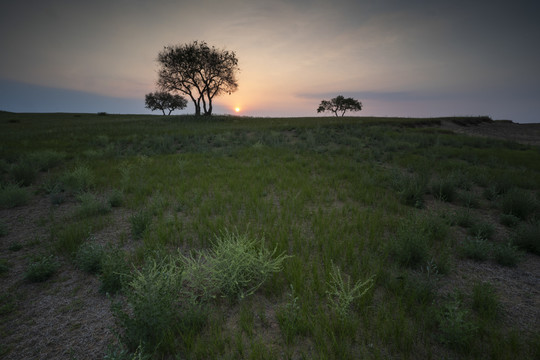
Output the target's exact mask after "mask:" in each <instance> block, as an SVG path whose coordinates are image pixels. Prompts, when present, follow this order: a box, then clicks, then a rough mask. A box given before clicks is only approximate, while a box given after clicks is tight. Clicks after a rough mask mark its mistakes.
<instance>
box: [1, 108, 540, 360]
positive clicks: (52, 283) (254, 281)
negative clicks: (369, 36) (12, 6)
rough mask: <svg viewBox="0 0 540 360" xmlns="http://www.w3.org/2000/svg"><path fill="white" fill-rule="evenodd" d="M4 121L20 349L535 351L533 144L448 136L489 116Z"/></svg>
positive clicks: (316, 353) (362, 353) (10, 344)
mask: <svg viewBox="0 0 540 360" xmlns="http://www.w3.org/2000/svg"><path fill="white" fill-rule="evenodd" d="M4 116H7V118H6V121H0V143H1V144H2V146H0V184H1V187H2V194H1V196H0V199H4V198H3V196H4V195H3V191H4V190H5V189H6V188H9V187H12V188H13V189H16V191H22V192H24V193H25V197H26V200H25V201H22V202H9V201H8V202H1V203H0V208H1V209H0V217H1V220H0V232H1V224H5V226H6V228H7V230H8V232H7V233H5V234H4V235H3V236H2V238H1V240H2V241H1V243H2V244H3V251H4V252H3V253H2V254H0V255H1V259H2V260H0V271H2V272H3V275H2V282H1V283H0V293H1V294H9V296H4V295H0V333H1V334H2V339H3V340H4V339H5V344H6V346H5V347H2V348H0V353H2V355H3V354H4V353H5V354H7V357H8V358H9V357H10V356H11V357H12V356H15V355H14V354H22V353H23V352H22V351H25V349H32V350H33V351H35V352H40V355H39V356H42V357H54V355H52V353H51V352H50V351H49V349H47V348H46V347H42V346H41V345H40V344H42V343H45V342H44V341H42V340H43V339H44V338H43V335H41V334H40V332H39V329H40V328H39V327H38V325H39V326H41V325H42V324H48V325H47V326H50V327H51V328H52V327H55V328H56V327H57V328H58V329H65V331H61V334H60V333H55V332H50V333H48V335H47V336H48V338H47V341H49V342H54V343H56V344H67V343H70V344H74V345H73V348H72V349H71V350H69V349H67V348H65V347H63V348H62V351H65V352H66V354H67V351H72V352H73V354H72V356H73V357H74V358H75V357H81V358H82V357H84V354H82V353H81V350H80V349H84V351H88V353H90V352H91V353H92V354H93V355H94V354H95V357H105V358H110V359H133V358H141V359H152V358H154V359H158V358H173V357H178V358H193V359H220V358H224V359H227V358H228V359H236V358H252V359H275V358H308V359H310V358H315V359H317V358H320V359H356V358H367V359H376V358H405V359H407V358H408V359H415V358H433V357H441V356H442V357H446V358H463V359H475V358H479V357H489V358H493V359H504V358H524V359H527V358H536V357H537V356H536V355H537V354H538V331H537V330H536V329H535V328H534V326H533V325H532V323H533V322H532V321H531V319H534V318H535V316H538V309H536V308H535V307H534V304H535V301H536V300H537V298H536V294H535V293H534V292H531V291H529V289H530V288H531V287H532V286H533V285H531V283H530V277H529V276H524V274H527V273H528V272H529V271H530V269H531V268H534V266H536V265H537V261H538V260H539V258H538V256H537V255H536V254H537V253H538V252H537V250H535V249H537V248H538V247H537V246H535V244H537V243H538V241H536V239H537V238H538V237H537V236H536V235H537V234H538V233H540V231H539V230H538V218H539V213H538V203H539V202H540V187H539V185H538V184H540V165H539V164H540V153H539V152H538V151H537V149H536V148H535V147H529V146H525V145H515V144H512V143H508V142H503V141H499V140H493V139H487V138H479V137H473V136H462V135H457V134H454V133H452V132H450V131H447V130H444V129H443V128H442V127H441V124H444V123H446V122H453V123H454V124H456V123H455V122H454V120H456V121H458V122H460V123H463V124H468V125H470V126H474V123H475V122H476V121H477V120H478V121H481V122H482V123H483V124H488V123H486V122H485V121H484V120H485V119H484V120H482V119H476V118H459V119H455V118H447V119H391V118H355V117H343V118H342V117H339V118H332V119H329V118H323V117H314V118H286V119H272V118H267V119H257V118H248V117H225V116H212V117H204V118H201V117H198V118H195V117H192V116H175V117H174V118H173V117H167V116H165V117H164V116H148V115H145V116H134V115H133V116H131V115H129V116H128V115H125V116H124V115H112V114H109V115H107V116H97V115H96V114H31V115H29V114H9V115H6V114H0V120H2V119H3V117H4ZM8 120H16V121H20V122H21V124H22V123H24V125H25V126H24V129H25V131H24V132H21V131H20V130H19V127H16V126H14V123H11V122H9V121H8ZM486 121H487V120H486ZM488 125H489V124H488ZM20 128H22V127H20ZM5 130H9V131H5ZM23 161H27V162H28V163H29V164H32V168H33V169H34V170H33V171H35V172H37V175H36V176H35V177H34V178H33V180H32V181H31V182H30V185H29V186H26V187H21V186H20V184H17V185H14V183H15V180H14V177H13V172H12V169H13V166H14V165H16V164H20V163H22V162H23ZM44 171H46V172H45V173H44ZM446 183H448V184H449V186H448V189H447V186H446V185H447V184H446ZM447 190H448V191H447ZM487 193H490V194H491V195H489V196H485V194H487ZM448 194H451V195H450V196H449V195H448ZM483 194H484V195H483ZM525 198H527V199H528V201H523V200H524V199H525ZM439 199H440V200H439ZM450 199H452V201H451V202H448V200H450ZM441 200H446V201H441ZM2 201H3V200H2ZM8 203H9V205H6V204H8ZM14 203H16V204H17V205H13V204H14ZM531 204H532V206H531ZM499 223H500V224H503V225H504V227H503V226H501V225H500V224H499ZM227 229H229V231H227ZM233 229H234V230H233ZM216 234H217V235H216ZM525 251H528V252H529V253H525ZM41 254H46V255H47V256H42V255H41ZM5 259H7V260H5ZM469 259H474V260H475V261H477V262H472V261H470V260H469ZM42 262H43V263H45V264H47V263H48V265H46V266H43V267H41V268H39V266H37V265H33V264H34V263H35V264H38V263H42ZM60 264H61V267H60ZM531 264H532V266H531ZM30 265H32V269H34V268H35V269H37V270H32V273H35V274H38V275H37V276H36V278H40V279H45V278H46V276H44V274H46V273H47V272H48V271H51V269H52V271H51V272H50V273H51V274H52V275H48V276H51V277H52V278H49V280H47V281H45V283H41V284H29V282H30V280H29V279H27V280H26V281H24V282H22V280H25V272H27V273H30V268H31V267H30ZM2 266H3V269H7V270H2ZM47 269H49V270H47ZM88 273H90V274H92V275H88ZM478 279H480V281H482V283H480V282H478V281H479V280H478ZM4 280H5V281H4ZM487 284H489V285H487ZM508 285H510V286H508ZM509 289H511V293H510V292H509ZM449 292H450V295H448V293H449ZM517 298H522V299H527V301H523V302H521V303H520V304H519V308H518V307H517V305H516V304H514V303H513V301H515V300H514V299H517ZM111 304H114V306H111ZM44 306H48V307H49V308H47V311H40V309H42V308H43V307H44ZM110 310H112V313H111V311H110ZM29 314H32V317H30V315H29ZM89 316H92V321H89ZM66 318H69V326H68V325H64V324H62V323H61V322H62V321H64V319H66ZM107 322H108V323H107ZM40 324H41V325H40ZM81 324H85V325H84V326H81ZM113 324H114V326H113ZM23 325H24V331H25V334H27V333H28V334H32V335H31V337H32V339H30V338H28V339H27V338H25V337H24V336H21V334H22V331H23ZM94 325H95V326H96V328H99V329H103V328H104V327H109V326H111V327H112V332H113V333H114V334H116V335H118V337H117V338H115V337H114V336H113V335H112V334H110V333H109V332H104V331H102V330H100V331H95V330H93V329H95V328H93V327H92V326H94ZM82 331H84V336H81V335H80V334H81V332H82ZM104 337H105V338H104ZM104 340H106V341H107V342H109V344H108V345H107V344H105V342H104ZM83 342H84V344H83ZM60 346H63V345H60ZM107 348H108V349H109V350H107ZM39 356H38V357H39ZM69 356H71V353H70V355H69ZM28 357H32V355H28ZM34 357H36V356H34Z"/></svg>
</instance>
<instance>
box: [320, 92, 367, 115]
mask: <svg viewBox="0 0 540 360" xmlns="http://www.w3.org/2000/svg"><path fill="white" fill-rule="evenodd" d="M360 110H362V103H361V102H359V101H358V100H355V99H353V98H345V97H343V95H339V96H337V97H335V98H333V99H331V100H330V101H328V100H323V101H321V104H320V105H319V108H318V109H317V112H318V113H320V112H324V111H331V112H333V113H334V115H336V116H338V113H341V116H343V115H345V112H346V111H360Z"/></svg>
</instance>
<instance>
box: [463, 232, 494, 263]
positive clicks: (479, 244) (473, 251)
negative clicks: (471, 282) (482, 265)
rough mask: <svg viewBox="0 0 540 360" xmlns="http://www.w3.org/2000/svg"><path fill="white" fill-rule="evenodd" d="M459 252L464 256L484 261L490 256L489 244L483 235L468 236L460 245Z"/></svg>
mask: <svg viewBox="0 0 540 360" xmlns="http://www.w3.org/2000/svg"><path fill="white" fill-rule="evenodd" d="M461 252H462V254H463V256H465V257H466V258H469V259H472V260H476V261H485V260H487V259H488V258H489V256H490V253H491V244H490V243H489V242H488V241H487V240H486V239H485V238H483V237H479V236H476V237H473V238H468V239H466V240H465V241H464V242H463V244H462V245H461Z"/></svg>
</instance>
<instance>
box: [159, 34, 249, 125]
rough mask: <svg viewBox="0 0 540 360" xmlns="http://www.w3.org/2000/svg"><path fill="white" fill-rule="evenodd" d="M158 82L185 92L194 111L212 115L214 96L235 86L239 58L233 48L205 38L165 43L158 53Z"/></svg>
mask: <svg viewBox="0 0 540 360" xmlns="http://www.w3.org/2000/svg"><path fill="white" fill-rule="evenodd" d="M158 62H159V64H160V70H159V79H158V86H159V87H160V88H161V89H162V90H164V91H172V92H178V93H181V94H184V95H187V96H188V97H189V98H190V99H191V101H193V105H195V115H200V114H201V106H202V110H203V111H204V115H212V100H213V99H214V97H215V96H219V95H221V94H224V93H227V94H231V93H232V92H234V91H236V90H237V89H238V81H237V79H236V73H237V72H238V71H239V68H238V59H237V58H236V54H235V53H234V52H233V51H227V50H220V49H216V48H215V47H213V46H212V47H210V46H208V44H207V43H206V42H204V41H203V42H198V41H194V42H192V43H190V44H184V45H177V46H166V47H165V48H164V49H163V51H161V52H160V53H159V55H158Z"/></svg>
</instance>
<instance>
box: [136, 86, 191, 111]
mask: <svg viewBox="0 0 540 360" xmlns="http://www.w3.org/2000/svg"><path fill="white" fill-rule="evenodd" d="M144 103H145V107H146V108H147V109H150V110H152V111H155V110H161V111H162V112H163V115H165V110H168V111H169V113H168V114H167V115H171V113H172V112H173V111H174V110H176V109H185V107H186V106H187V100H186V99H185V98H184V97H182V96H180V95H173V94H171V93H168V92H165V91H156V92H155V93H149V94H146V96H145V98H144Z"/></svg>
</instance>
